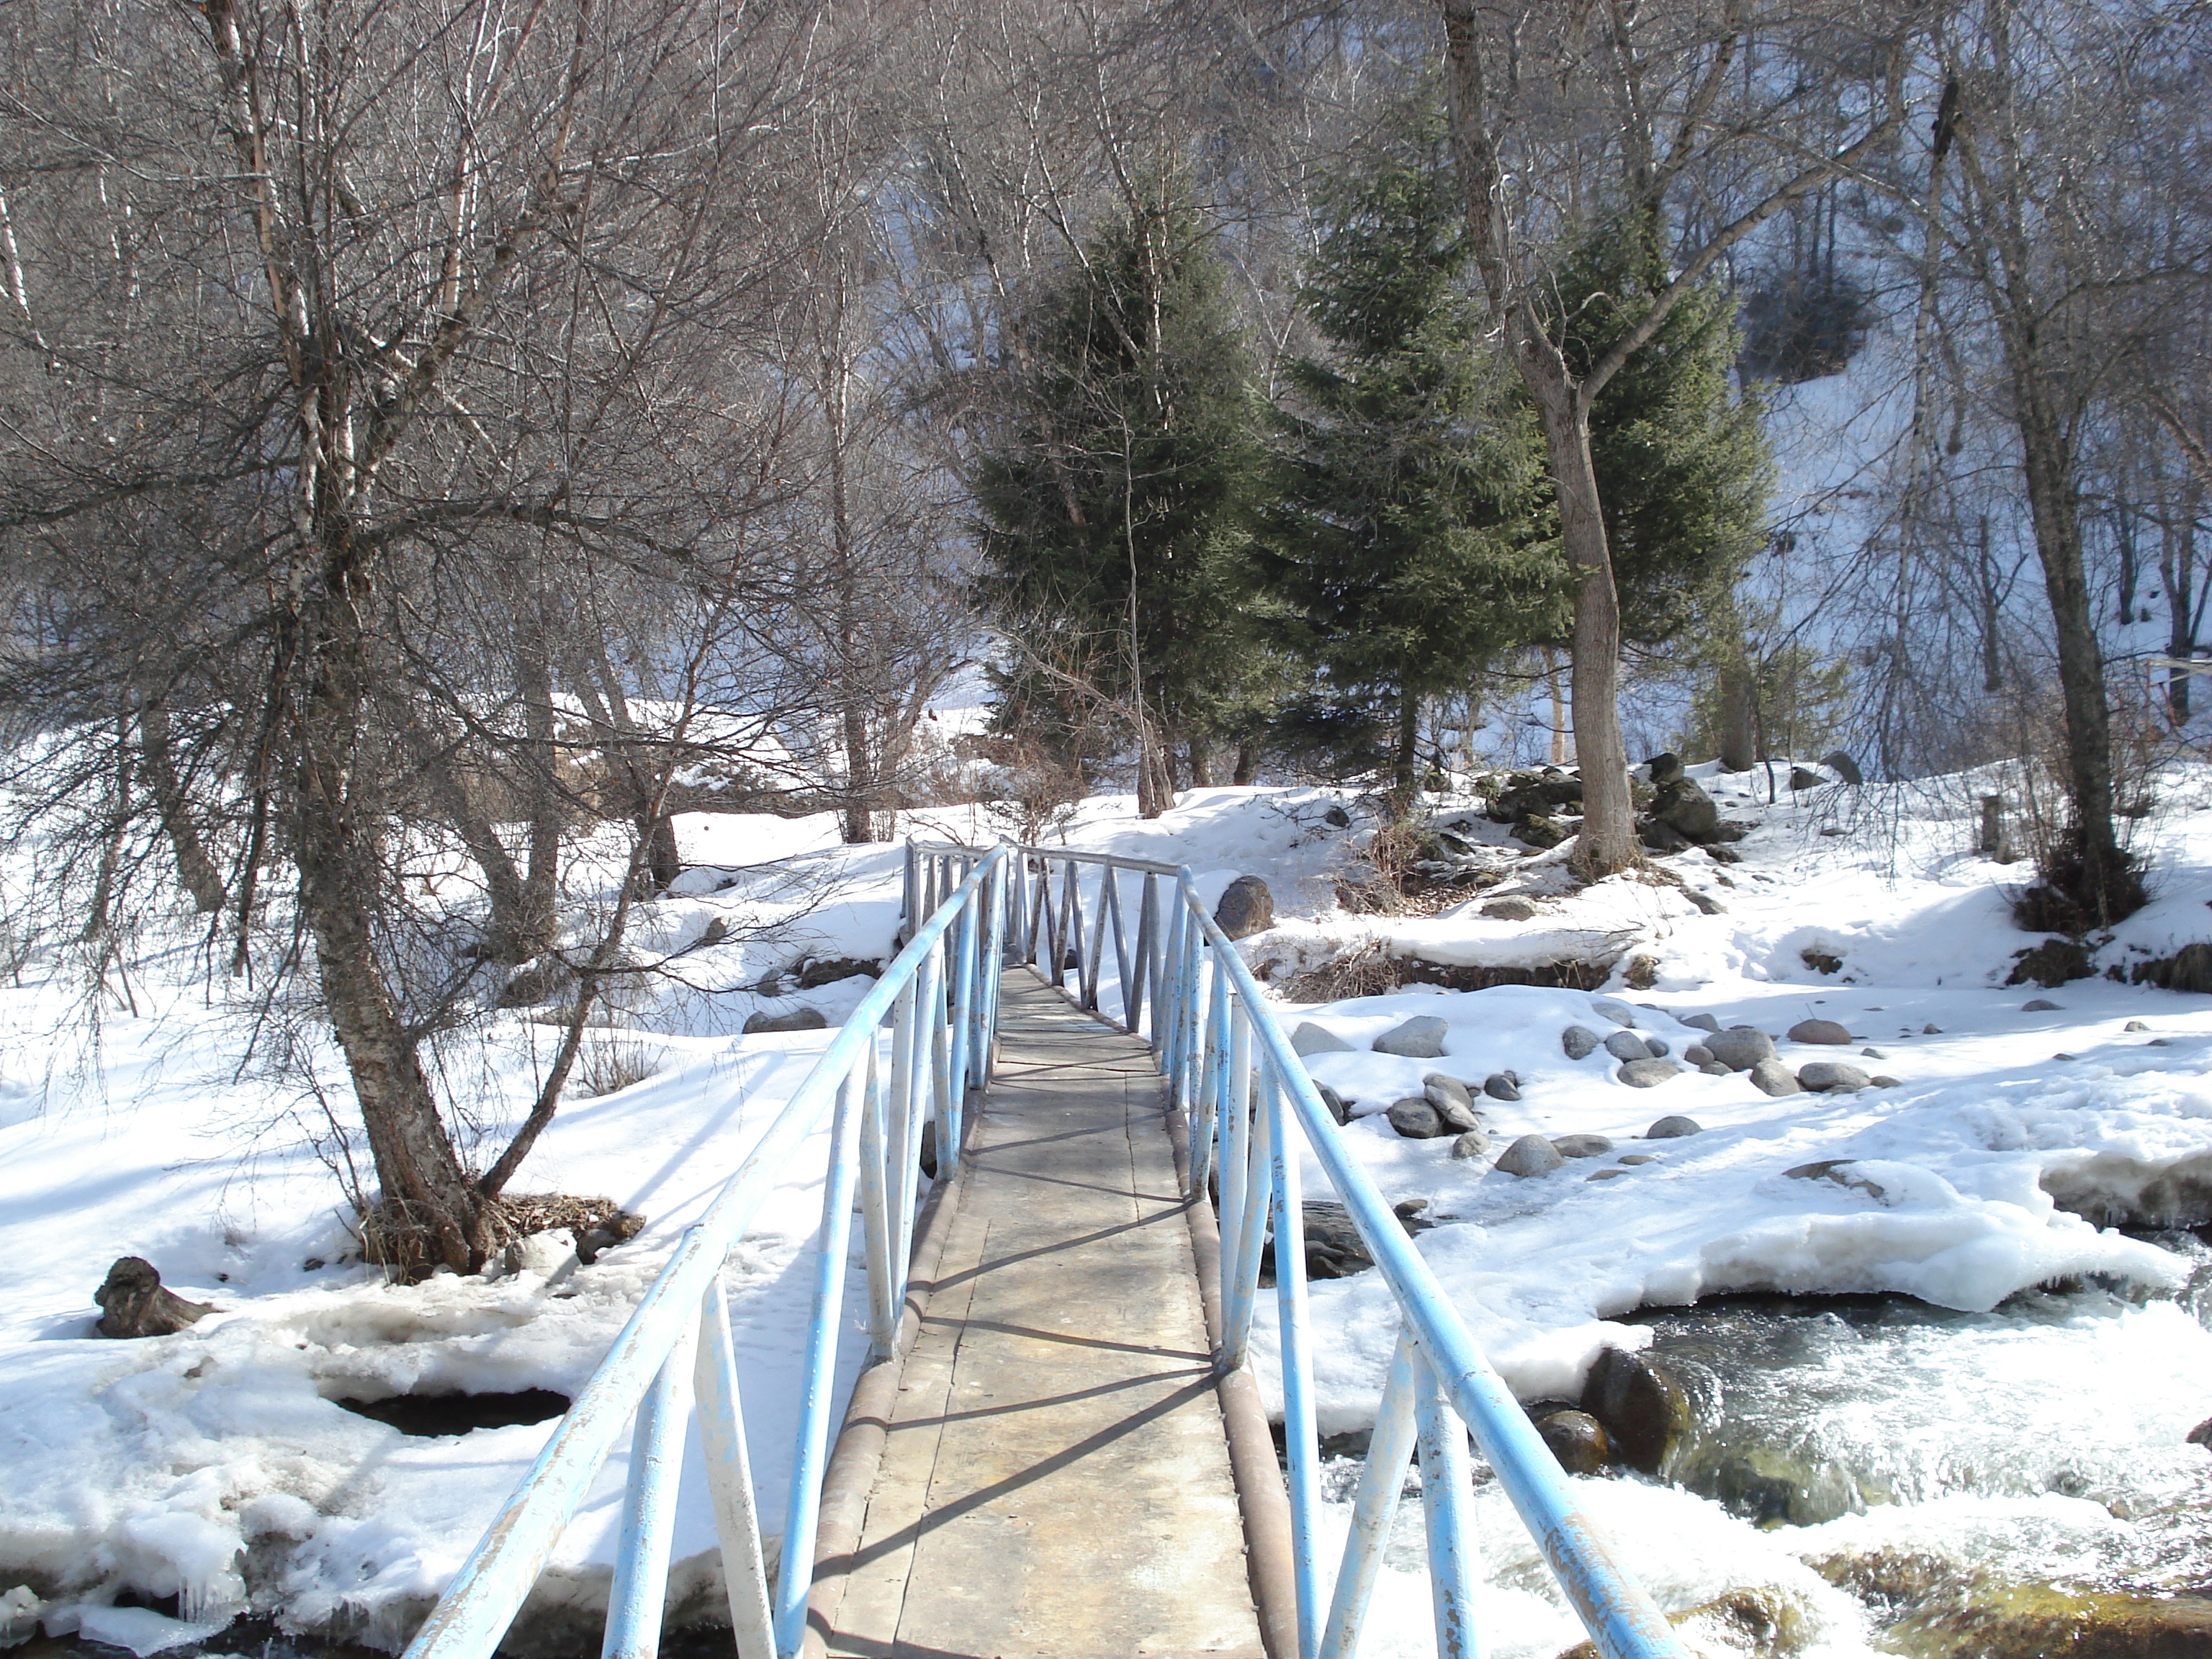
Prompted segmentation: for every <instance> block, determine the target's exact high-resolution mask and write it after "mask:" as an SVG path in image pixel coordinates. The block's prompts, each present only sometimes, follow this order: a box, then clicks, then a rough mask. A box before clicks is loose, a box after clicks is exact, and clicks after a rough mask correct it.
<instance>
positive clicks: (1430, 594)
mask: <svg viewBox="0 0 2212 1659" xmlns="http://www.w3.org/2000/svg"><path fill="white" fill-rule="evenodd" d="M1409 125H1410V127H1411V131H1408V132H1407V135H1406V137H1405V139H1404V140H1403V142H1401V144H1400V145H1399V146H1397V147H1396V148H1395V150H1394V151H1392V152H1391V153H1389V154H1387V155H1384V156H1383V158H1382V159H1381V160H1380V161H1379V162H1378V163H1377V164H1376V166H1375V167H1373V168H1372V169H1371V170H1370V172H1368V173H1366V175H1365V176H1364V177H1361V178H1358V179H1354V180H1352V182H1351V183H1349V184H1348V185H1346V186H1345V187H1344V188H1343V189H1342V190H1341V191H1339V192H1337V193H1336V194H1334V196H1333V197H1329V198H1327V199H1326V200H1325V201H1324V204H1323V207H1324V213H1325V215H1326V218H1325V222H1324V227H1323V232H1322V239H1321V246H1320V254H1319V258H1318V259H1317V260H1316V264H1315V267H1314V270H1313V272H1312V275H1311V278H1310V283H1309V284H1308V286H1307V289H1306V291H1305V294H1304V304H1305V309H1306V313H1307V314H1308V316H1310V318H1311V319H1312V320H1313V322H1314V325H1315V326H1316V328H1317V329H1318V330H1319V331H1320V332H1321V333H1322V336H1323V337H1324V338H1325V339H1326V340H1327V341H1328V346H1329V351H1328V356H1327V357H1326V358H1325V359H1313V358H1307V359H1300V360H1297V361H1296V362H1292V363H1291V366H1290V368H1289V372H1288V380H1289V385H1290V389H1291V398H1290V399H1289V400H1288V407H1287V408H1286V409H1285V410H1283V411H1282V413H1281V414H1280V416H1279V431H1280V433H1281V435H1282V443H1281V451H1282V454H1281V466H1280V477H1281V479H1282V500H1281V502H1280V504H1279V507H1278V508H1277V510H1276V512H1275V513H1274V514H1273V522H1272V525H1271V531H1272V533H1271V534H1270V536H1269V538H1268V542H1269V548H1268V551H1267V556H1266V557H1265V568H1266V569H1267V574H1268V578H1269V583H1270V588H1271V592H1272V594H1273V597H1274V598H1275V599H1277V600H1278V601H1279V609H1280V611H1282V612H1283V613H1284V614H1283V615H1282V616H1281V617H1280V618H1279V628H1280V630H1281V633H1282V636H1283V638H1284V641H1285V644H1286V646H1287V647H1289V648H1290V649H1291V651H1292V652H1293V653H1294V654H1296V655H1297V657H1299V658H1300V659H1303V660H1304V661H1305V662H1306V663H1308V664H1310V665H1311V667H1312V670H1313V674H1314V679H1315V684H1314V686H1313V688H1312V690H1311V691H1310V694H1309V695H1308V696H1306V697H1305V698H1304V699H1301V700H1300V701H1299V702H1297V704H1295V705H1294V706H1293V707H1292V708H1291V709H1290V710H1288V711H1286V720H1285V724H1286V726H1288V727H1290V728H1291V729H1292V730H1295V731H1298V732H1304V733H1306V734H1308V735H1310V737H1313V738H1318V739H1319V740H1321V741H1322V742H1325V743H1326V742H1328V741H1329V740H1330V739H1331V738H1334V739H1335V740H1336V741H1338V742H1342V741H1344V740H1345V739H1346V738H1352V739H1353V740H1354V741H1357V740H1358V739H1360V738H1367V737H1368V734H1370V733H1371V734H1373V735H1374V736H1376V737H1384V740H1385V741H1386V742H1387V743H1388V750H1387V757H1386V756H1376V757H1374V758H1375V759H1376V760H1378V761H1381V760H1385V759H1386V758H1387V764H1388V766H1389V772H1390V776H1391V780H1392V787H1393V793H1394V795H1395V799H1397V800H1398V802H1399V803H1400V805H1401V807H1402V806H1403V805H1404V804H1405V803H1406V802H1407V801H1408V800H1409V799H1411V797H1412V795H1413V790H1414V787H1415V784H1416V781H1417V777H1418V774H1419V767H1418V757H1417V753H1416V749H1415V744H1416V740H1417V737H1418V733H1419V714H1420V708H1421V703H1422V700H1423V699H1424V698H1425V697H1429V696H1436V695H1437V694H1438V693H1441V692H1445V691H1449V690H1458V689H1461V688H1462V687H1464V686H1465V685H1466V684H1467V683H1468V680H1469V679H1470V678H1472V677H1473V676H1474V674H1475V673H1476V671H1478V670H1479V669H1480V666H1481V665H1482V663H1483V662H1484V660H1485V659H1486V658H1488V657H1489V656H1491V655H1492V653H1497V652H1498V651H1501V650H1504V649H1506V648H1508V647H1511V646H1515V645H1518V644H1522V643H1526V642H1527V641H1530V640H1532V639H1535V638H1540V637H1542V636H1545V635H1550V634H1553V633H1556V632H1558V631H1559V629H1561V628H1562V627H1563V626H1564V625H1565V598H1566V593H1567V587H1566V571H1565V566H1564V565H1563V564H1562V563H1561V562H1560V561H1559V556H1558V551H1557V548H1556V544H1553V543H1552V542H1550V541H1548V540H1547V539H1546V538H1545V537H1544V536H1543V535H1541V533H1540V530H1541V520H1540V519H1539V517H1538V513H1539V511H1540V508H1541V501H1540V498H1539V496H1538V494H1537V485H1538V483H1539V481H1540V479H1541V447H1540V445H1539V441H1538V437H1537V434H1536V430H1535V425H1534V419H1533V417H1532V416H1529V415H1528V412H1527V411H1526V410H1525V409H1524V408H1522V406H1520V405H1519V404H1517V403H1516V401H1515V400H1513V399H1512V398H1510V396H1509V395H1508V393H1507V386H1506V384H1505V382H1504V379H1503V377H1502V376H1501V374H1499V373H1498V368H1497V365H1496V362H1495V359H1494V357H1493V356H1492V354H1490V353H1489V352H1487V351H1486V350H1484V349H1482V348H1481V346H1480V313H1479V312H1478V310H1477V308H1476V307H1475V306H1474V304H1473V303H1472V302H1471V301H1470V300H1469V298H1468V295H1467V293H1466V291H1465V289H1464V288H1463V287H1462V273H1463V270H1464V267H1465V264H1466V259H1465V255H1464V252H1463V251H1462V232H1461V231H1460V230H1459V228H1458V227H1459V223H1460V220H1461V216H1462V209H1461V207H1460V204H1459V203H1458V201H1457V198H1456V196H1455V187H1454V185H1453V182H1452V179H1451V175H1450V174H1449V171H1448V170H1446V168H1445V167H1444V166H1443V157H1442V155H1441V153H1440V151H1441V143H1442V128H1441V121H1440V119H1439V118H1437V117H1436V116H1435V115H1433V114H1431V115H1426V116H1424V117H1421V118H1417V119H1416V120H1415V121H1414V122H1413V123H1411V124H1409ZM1385 734H1387V736H1385ZM1370 740H1371V738H1370Z"/></svg>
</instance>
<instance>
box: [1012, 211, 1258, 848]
mask: <svg viewBox="0 0 2212 1659" xmlns="http://www.w3.org/2000/svg"><path fill="white" fill-rule="evenodd" d="M1143 194H1144V197H1145V198H1146V199H1145V200H1144V201H1143V202H1141V203H1140V204H1138V205H1137V206H1135V207H1134V208H1133V210H1131V211H1130V212H1128V213H1127V214H1125V215H1123V216H1120V217H1118V218H1116V219H1115V220H1114V221H1112V222H1109V223H1108V224H1107V225H1105V226H1104V227H1103V228H1101V229H1100V230H1099V231H1098V232H1097V234H1095V235H1094V236H1093V237H1092V238H1091V240H1090V242H1089V243H1088V244H1087V245H1086V246H1085V250H1084V255H1083V258H1081V259H1080V260H1079V262H1076V263H1074V264H1072V265H1071V266H1070V267H1069V268H1068V269H1067V270H1065V271H1064V272H1063V273H1062V274H1061V276H1060V279H1059V281H1058V282H1056V283H1054V284H1053V285H1052V286H1051V287H1050V288H1049V289H1048V290H1047V291H1046V292H1044V293H1043V294H1042V295H1041V296H1040V297H1039V298H1038V300H1037V301H1036V303H1035V304H1034V305H1033V306H1032V307H1030V310H1029V312H1028V313H1027V314H1026V315H1025V316H1024V318H1022V319H1020V320H1019V322H1018V325H1017V326H1018V335H1019V338H1018V344H1019V346H1020V356H1019V357H1018V360H1017V361H1018V368H1016V371H1015V374H1014V380H1015V381H1016V384H1017V389H1018V402H1017V409H1016V411H1015V413H1014V414H1013V416H1012V418H1011V419H1010V421H1009V422H1008V428H1007V430H1006V434H1005V435H1004V437H1003V439H1002V441H1000V442H999V443H998V444H997V445H996V446H994V447H993V448H992V449H991V451H990V452H989V453H987V454H986V455H985V456H984V457H983V458H982V459H981V460H980V461H979V462H978V463H977V465H975V469H974V471H973V474H972V476H971V478H970V483H971V485H972V487H973V489H974V491H975V498H976V501H977V503H978V505H979V506H980V507H981V510H982V514H983V527H982V528H983V533H982V551H983V564H984V574H983V580H982V582H981V597H982V599H983V600H984V602H985V605H986V607H987V610H988V611H991V612H992V613H994V615H995V616H996V617H998V619H999V621H1000V624H1001V627H1002V629H1004V630H1005V631H1006V634H1007V635H1008V637H1009V643H1010V646H1011V647H1012V651H1011V653H1010V656H1009V658H1008V659H1007V660H1006V661H1005V662H1003V663H1002V664H1001V665H1000V667H999V669H998V671H997V690H998V696H999V708H998V723H999V725H1000V728H1001V729H1002V730H1006V731H1011V732H1021V733H1022V734H1024V735H1025V736H1027V737H1029V738H1058V739H1059V740H1060V742H1061V743H1062V744H1066V745H1068V746H1070V747H1071V748H1073V749H1074V750H1078V751H1080V750H1082V749H1083V747H1084V744H1083V742H1082V734H1083V733H1084V732H1086V731H1095V730H1096V729H1097V726H1098V724H1099V715H1100V712H1101V708H1102V707H1104V706H1112V707H1115V708H1120V709H1121V710H1123V711H1124V712H1125V713H1126V714H1127V716H1128V717H1129V720H1130V723H1131V724H1133V726H1134V727H1135V734H1136V740H1137V744H1136V746H1137V749H1138V751H1139V768H1138V770H1139V779H1138V793H1139V804H1140V806H1141V808H1142V810H1143V811H1145V812H1146V815H1147V816H1152V815H1153V814H1155V813H1157V812H1158V811H1160V810H1162V809H1163V808H1164V806H1165V805H1166V804H1167V801H1168V799H1169V797H1170V793H1172V789H1173V770H1172V764H1171V761H1170V757H1171V756H1172V755H1173V753H1174V751H1175V750H1176V748H1177V747H1178V746H1181V747H1182V749H1183V750H1185V752H1186V753H1187V754H1188V755H1189V756H1190V757H1192V759H1193V761H1194V763H1195V764H1194V769H1197V770H1202V769H1203V766H1204V760H1205V756H1206V751H1207V749H1208V747H1209V746H1210V744H1212V741H1213V740H1214V739H1215V738H1217V737H1218V736H1219V735H1221V734H1222V732H1224V730H1225V725H1226V723H1227V722H1228V721H1230V720H1232V719H1233V718H1234V716H1235V714H1236V712H1237V709H1238V708H1239V706H1240V704H1241V702H1242V700H1243V699H1242V691H1243V686H1244V684H1245V682H1246V681H1247V680H1249V678H1251V676H1252V674H1253V673H1254V671H1255V668H1256V667H1257V665H1258V658H1259V645H1258V642H1257V641H1256V639H1255V634H1254V629H1253V626H1252V623H1251V620H1250V617H1249V603H1248V602H1249V599H1250V597H1251V592H1252V561H1251V540H1252V535H1251V531H1252V520H1253V515H1254V512H1255V504H1256V502H1257V500H1258V497H1259V493H1260V491H1261V486H1262V483H1263V481H1264V476H1265V469H1264V459H1263V451H1262V448H1261V442H1260V433H1259V423H1258V422H1259V406H1258V404H1257V402H1256V400H1255V398H1254V396H1253V393H1252V390H1251V370H1250V366H1249V356H1248V354H1247V352H1246V350H1245V348H1244V343H1243V337H1242V334H1241V331H1240V330H1239V328H1238V326H1237V319H1236V316H1235V313H1234V311H1233V309H1232V307H1231V304H1230V302H1229V299H1228V295H1227V292H1226V283H1225V273H1224V268H1223V265H1222V263H1221V260H1220V258H1219V257H1218V255H1217V254H1216V253H1215V252H1214V251H1213V247H1212V237H1211V234H1210V231H1209V228H1208V227H1207V226H1206V223H1205V222H1204V221H1203V219H1202V218H1201V217H1200V215H1199V213H1198V212H1197V211H1196V210H1195V209H1194V207H1193V206H1192V204H1191V203H1190V201H1189V199H1188V195H1187V194H1186V193H1185V191H1183V190H1182V187H1181V185H1180V184H1179V183H1178V182H1177V181H1176V179H1174V178H1173V177H1172V176H1171V175H1162V176H1160V177H1159V178H1158V179H1155V180H1153V181H1152V182H1151V183H1150V184H1148V185H1146V188H1145V190H1144V191H1143ZM1079 758H1080V759H1096V758H1098V757H1097V754H1096V752H1095V748H1094V750H1093V752H1091V753H1090V754H1087V755H1086V754H1081V753H1079Z"/></svg>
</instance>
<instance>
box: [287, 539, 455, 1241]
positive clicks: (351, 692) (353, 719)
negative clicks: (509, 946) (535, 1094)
mask: <svg viewBox="0 0 2212 1659" xmlns="http://www.w3.org/2000/svg"><path fill="white" fill-rule="evenodd" d="M324 543H325V552H324V557H323V568H322V570H321V572H320V578H321V580H320V584H319V585H320V587H321V592H320V594H319V596H318V597H319V599H320V601H321V603H320V604H319V606H318V609H319V611H321V613H322V614H321V615H320V616H319V617H314V618H312V619H311V623H319V626H310V627H309V628H308V629H306V630H304V631H305V632H306V633H307V635H308V637H310V638H313V639H314V640H315V641H316V644H317V649H316V652H315V671H314V674H313V678H312V680H311V681H310V683H309V684H308V685H307V688H306V689H305V692H304V696H303V702H304V704H305V707H304V708H303V709H302V710H301V722H300V725H301V732H300V744H301V746H300V759H299V768H300V777H299V799H301V802H302V803H303V806H304V810H303V811H301V812H300V813H299V815H298V819H297V823H296V826H295V834H296V836H297V842H298V858H299V866H300V917H301V921H302V923H303V924H304V925H305V926H306V927H307V933H308V934H309V936H310V937H311V938H312V939H313V941H314V946H315V964H316V967H317V969H318V970H319V974H320V977H321V981H322V992H323V1001H324V1005H325V1007H326V1008H327V1009H328V1011H329V1012H330V1018H331V1028H332V1029H333V1030H334V1031H335V1032H336V1033H337V1039H338V1044H339V1047H340V1048H343V1050H344V1051H345V1057H346V1066H347V1068H348V1070H349V1071H350V1072H351V1073H352V1075H353V1082H354V1091H355V1093H356V1096H357V1097H358V1098H359V1100H360V1103H361V1115H362V1122H363V1124H365V1125H366V1126H367V1128H368V1142H369V1150H370V1152H372V1153H373V1154H374V1158H375V1162H376V1177H377V1182H378V1184H379V1186H380V1188H382V1192H381V1199H382V1207H381V1209H380V1211H379V1212H376V1213H374V1214H372V1215H371V1216H369V1217H368V1218H365V1225H366V1227H367V1229H368V1234H369V1242H370V1243H371V1245H372V1248H374V1249H375V1250H376V1251H377V1252H378V1254H379V1255H380V1257H381V1259H382V1260H384V1261H386V1263H387V1264H388V1265H390V1266H392V1267H397V1268H398V1270H399V1271H400V1272H401V1273H403V1274H404V1275H406V1276H407V1277H409V1278H410V1279H416V1278H421V1277H423V1276H424V1275H426V1274H427V1273H428V1272H429V1270H430V1269H431V1268H432V1267H435V1266H436V1265H437V1264H439V1263H441V1262H442V1263H443V1264H445V1265H446V1266H447V1267H452V1268H453V1270H454V1271H455V1272H456V1273H473V1272H475V1271H476V1269H477V1267H481V1266H482V1265H483V1256H484V1254H485V1249H486V1247H487V1241H485V1240H484V1239H483V1237H481V1231H482V1230H481V1226H480V1217H479V1206H478V1205H477V1199H476V1194H475V1193H474V1191H473V1189H472V1188H471V1187H470V1184H469V1182H468V1179H467V1177H466V1176H465V1174H464V1173H463V1172H462V1170H461V1165H460V1160H459V1157H458V1156H457V1155H456V1153H455V1152H454V1150H453V1142H452V1139H450V1138H449V1137H448V1136H447V1133H446V1127H445V1125H444V1123H443V1122H442V1121H441V1120H440V1118H439V1115H438V1106H437V1101H436V1098H435V1097H434V1096H433V1095H432V1093H431V1091H430V1084H429V1079H428V1078H427V1077H426V1076H425V1075H424V1074H423V1071H422V1061H421V1059H420V1057H419V1054H418V1053H417V1048H418V1038H417V1036H416V1033H415V1032H413V1031H412V1030H410V1029H409V1027H408V1025H407V1024H406V1022H405V1021H404V1019H403V1018H401V1015H400V1011H399V1009H398V1006H396V1005H395V1004H394V1002H393V1000H392V994H391V991H390V989H389V987H388V986H387V984H386V979H385V975H384V974H383V972H382V969H381V967H380V964H379V963H378V962H377V959H376V948H375V931H374V905H375V902H376V896H377V894H378V893H379V892H380V890H381V889H382V886H383V879H382V871H381V869H380V860H379V858H378V856H377V848H376V833H377V826H376V823H375V819H376V816H377V815H376V813H375V812H374V810H373V809H371V808H369V807H366V806H365V805H364V803H363V802H362V799H361V798H360V794H359V788H360V785H361V782H362V778H363V775H364V773H365V771H366V768H365V767H364V765H363V764H362V763H363V760H364V757H363V756H362V753H361V747H362V744H361V736H362V711H363V708H364V704H365V688H366V684H367V680H368V661H367V653H368V647H367V642H366V641H365V640H364V638H363V634H362V621H361V618H362V611H363V610H364V609H365V608H366V606H367V605H368V599H369V595H368V586H369V583H368V575H367V572H366V571H365V570H364V569H363V568H362V567H361V564H360V562H358V561H357V559H356V554H355V552H354V550H353V547H352V545H351V543H352V538H351V533H350V530H349V526H345V525H344V524H343V522H340V523H339V524H337V525H335V526H328V527H327V528H326V529H325V537H324Z"/></svg>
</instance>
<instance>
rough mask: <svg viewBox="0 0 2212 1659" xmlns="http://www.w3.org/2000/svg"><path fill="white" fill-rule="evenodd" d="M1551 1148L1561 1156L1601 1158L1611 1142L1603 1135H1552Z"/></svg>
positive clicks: (1608, 1149) (1609, 1148)
mask: <svg viewBox="0 0 2212 1659" xmlns="http://www.w3.org/2000/svg"><path fill="white" fill-rule="evenodd" d="M1552 1150H1553V1152H1557V1153H1558V1154H1559V1156H1560V1157H1561V1158H1603V1157H1604V1156H1605V1155H1606V1154H1607V1152H1611V1151H1612V1150H1613V1142H1612V1141H1611V1140H1609V1139H1607V1138H1606V1137H1605V1136H1603V1135H1589V1134H1582V1135H1553V1137H1552Z"/></svg>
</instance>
